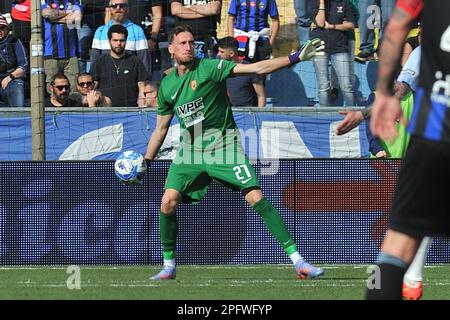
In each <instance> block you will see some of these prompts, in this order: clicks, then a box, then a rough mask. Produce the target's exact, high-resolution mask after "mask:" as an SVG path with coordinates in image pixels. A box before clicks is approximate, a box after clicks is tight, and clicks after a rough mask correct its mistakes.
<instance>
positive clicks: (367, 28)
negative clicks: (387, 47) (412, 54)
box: [355, 0, 395, 63]
mask: <svg viewBox="0 0 450 320" xmlns="http://www.w3.org/2000/svg"><path fill="white" fill-rule="evenodd" d="M394 5H395V0H359V21H358V26H359V40H360V41H359V43H360V45H359V50H360V52H359V53H358V54H357V55H356V56H355V61H356V62H360V63H365V62H366V61H370V60H376V59H377V56H376V52H375V51H376V50H375V28H380V33H379V36H378V39H381V38H382V34H383V31H384V28H385V26H386V24H387V21H388V18H389V17H390V15H391V13H392V9H393V8H394ZM380 11H381V16H380ZM380 19H381V21H380ZM380 22H381V23H380ZM379 41H380V40H379Z"/></svg>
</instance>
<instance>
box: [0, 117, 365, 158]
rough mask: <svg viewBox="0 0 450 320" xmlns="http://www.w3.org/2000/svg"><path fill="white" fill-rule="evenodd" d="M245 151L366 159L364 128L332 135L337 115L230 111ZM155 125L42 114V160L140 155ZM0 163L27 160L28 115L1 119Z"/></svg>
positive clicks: (173, 138) (167, 148)
mask: <svg viewBox="0 0 450 320" xmlns="http://www.w3.org/2000/svg"><path fill="white" fill-rule="evenodd" d="M234 116H235V120H236V122H237V124H238V126H239V128H240V130H241V133H242V136H243V138H244V139H243V144H244V148H245V150H246V152H247V154H248V155H249V157H250V158H252V159H256V158H259V159H263V158H266V159H267V158H282V159H293V158H316V157H320V158H330V157H331V158H355V157H367V156H368V143H367V138H366V134H365V126H364V125H361V126H360V127H359V128H357V129H355V130H353V131H352V132H350V133H349V134H347V135H344V136H336V135H335V134H334V128H335V126H336V125H337V123H338V122H339V121H340V120H341V119H342V117H341V116H339V115H338V114H337V112H336V115H319V114H314V115H304V116H301V115H294V114H277V113H268V112H261V113H248V112H234ZM155 125H156V113H155V112H144V111H143V112H121V113H98V114H93V113H85V114H73V113H62V114H53V115H47V116H46V118H45V126H46V129H45V130H46V134H45V137H46V159H47V160H107V159H115V158H116V157H117V156H118V153H120V152H122V151H124V150H135V151H138V152H140V153H145V150H146V147H147V143H148V139H149V137H150V135H151V133H152V131H153V129H154V128H155ZM178 136H179V124H178V122H177V120H176V119H175V118H174V119H173V121H172V124H171V128H170V130H169V133H168V137H167V138H166V141H165V142H164V145H163V148H162V149H163V150H162V151H161V152H162V154H161V156H160V158H161V159H171V158H172V157H173V155H174V153H173V152H171V149H173V148H177V146H178ZM0 140H1V141H2V142H1V143H0V160H31V150H32V147H31V120H30V118H29V117H20V118H19V117H11V118H0Z"/></svg>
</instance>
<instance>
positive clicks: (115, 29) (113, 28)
mask: <svg viewBox="0 0 450 320" xmlns="http://www.w3.org/2000/svg"><path fill="white" fill-rule="evenodd" d="M113 33H121V34H124V35H125V40H127V38H128V30H127V28H125V27H124V26H123V25H121V24H113V25H112V26H111V27H110V28H109V30H108V39H109V40H111V38H112V34H113Z"/></svg>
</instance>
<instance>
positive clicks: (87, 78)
mask: <svg viewBox="0 0 450 320" xmlns="http://www.w3.org/2000/svg"><path fill="white" fill-rule="evenodd" d="M69 100H71V101H70V102H71V105H72V106H73V107H111V99H110V98H109V97H107V96H104V95H103V94H102V93H101V92H100V90H97V89H94V79H93V77H92V75H91V74H90V73H81V74H79V75H78V77H77V91H74V92H71V93H70V95H69Z"/></svg>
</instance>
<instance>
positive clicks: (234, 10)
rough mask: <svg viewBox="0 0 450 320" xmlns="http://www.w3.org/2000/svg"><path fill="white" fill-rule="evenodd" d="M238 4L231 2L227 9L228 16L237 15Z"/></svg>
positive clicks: (232, 0) (234, 0) (234, 1)
mask: <svg viewBox="0 0 450 320" xmlns="http://www.w3.org/2000/svg"><path fill="white" fill-rule="evenodd" d="M238 4H239V2H237V1H236V0H231V1H230V7H229V8H228V14H231V15H233V16H236V15H237V13H238Z"/></svg>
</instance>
